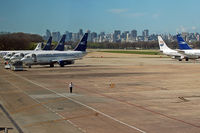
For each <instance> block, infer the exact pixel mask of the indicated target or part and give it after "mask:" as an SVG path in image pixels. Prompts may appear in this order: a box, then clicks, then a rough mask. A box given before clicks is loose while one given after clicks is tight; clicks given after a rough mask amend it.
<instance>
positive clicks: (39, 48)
mask: <svg viewBox="0 0 200 133" xmlns="http://www.w3.org/2000/svg"><path fill="white" fill-rule="evenodd" d="M41 49H42V43H38V44H37V46H36V47H35V49H34V50H35V51H38V50H41Z"/></svg>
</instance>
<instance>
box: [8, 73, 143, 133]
mask: <svg viewBox="0 0 200 133" xmlns="http://www.w3.org/2000/svg"><path fill="white" fill-rule="evenodd" d="M10 73H11V72H10ZM11 74H13V75H15V76H17V77H19V78H21V79H24V80H26V81H28V82H30V83H32V84H35V85H37V86H39V87H41V88H44V89H46V90H48V91H50V92H53V93H55V94H57V95H59V96H62V97H65V98H67V99H69V100H71V101H73V102H75V103H77V104H80V105H82V106H84V107H87V108H89V109H91V110H93V111H95V112H97V113H99V114H101V115H103V116H105V117H107V118H110V119H111V120H114V121H116V122H118V123H120V124H123V125H125V126H127V127H130V128H132V129H135V130H137V131H139V132H141V133H146V132H145V131H143V130H141V129H139V128H137V127H135V126H132V125H129V124H127V123H125V122H122V121H120V120H118V119H116V118H114V117H112V116H110V115H107V114H105V113H103V112H101V111H99V110H96V109H95V108H92V107H90V106H88V105H86V104H84V103H81V102H79V101H77V100H74V99H72V98H70V97H67V96H65V95H62V94H60V93H57V92H56V91H53V90H50V89H48V88H47V87H45V86H42V85H40V84H38V83H35V82H33V81H31V80H29V79H27V78H25V77H22V76H20V75H17V74H15V73H11ZM61 116H62V115H61ZM62 117H63V116H62Z"/></svg>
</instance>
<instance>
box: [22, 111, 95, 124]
mask: <svg viewBox="0 0 200 133" xmlns="http://www.w3.org/2000/svg"><path fill="white" fill-rule="evenodd" d="M88 116H96V114H95V113H92V114H87V115H80V116H74V117H69V118H65V119H56V120H47V121H41V122H35V123H33V124H27V125H25V126H24V127H31V126H35V125H40V124H45V123H50V122H59V121H64V120H70V119H77V118H84V117H88Z"/></svg>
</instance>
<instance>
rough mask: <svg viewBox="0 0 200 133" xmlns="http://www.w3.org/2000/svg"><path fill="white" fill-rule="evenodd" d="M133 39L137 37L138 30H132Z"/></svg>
mask: <svg viewBox="0 0 200 133" xmlns="http://www.w3.org/2000/svg"><path fill="white" fill-rule="evenodd" d="M131 37H135V38H136V37H137V30H132V31H131Z"/></svg>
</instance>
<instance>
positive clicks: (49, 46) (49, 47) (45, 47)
mask: <svg viewBox="0 0 200 133" xmlns="http://www.w3.org/2000/svg"><path fill="white" fill-rule="evenodd" d="M51 42H52V36H50V37H49V39H48V41H47V44H46V45H45V46H44V48H43V50H51Z"/></svg>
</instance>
